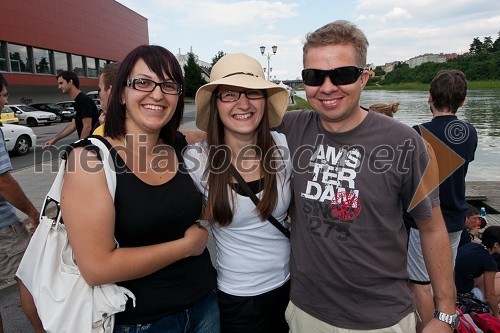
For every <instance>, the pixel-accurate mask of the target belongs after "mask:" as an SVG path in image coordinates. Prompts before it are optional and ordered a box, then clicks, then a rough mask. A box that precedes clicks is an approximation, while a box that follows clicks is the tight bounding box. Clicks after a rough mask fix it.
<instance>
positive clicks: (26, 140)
mask: <svg viewBox="0 0 500 333" xmlns="http://www.w3.org/2000/svg"><path fill="white" fill-rule="evenodd" d="M30 148H31V139H30V137H29V136H27V135H24V134H23V135H21V136H20V137H18V138H17V141H16V145H15V146H14V153H16V154H17V155H19V156H22V155H26V154H27V153H28V152H29V151H30Z"/></svg>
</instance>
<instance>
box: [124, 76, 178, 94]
mask: <svg viewBox="0 0 500 333" xmlns="http://www.w3.org/2000/svg"><path fill="white" fill-rule="evenodd" d="M156 86H160V89H161V92H162V93H164V94H167V95H180V94H181V93H182V84H179V83H177V82H174V81H165V82H155V81H153V80H149V79H142V78H140V79H139V78H138V79H128V80H127V87H130V88H132V89H135V90H139V91H144V92H152V91H153V90H155V89H156Z"/></svg>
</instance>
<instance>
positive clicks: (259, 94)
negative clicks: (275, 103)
mask: <svg viewBox="0 0 500 333" xmlns="http://www.w3.org/2000/svg"><path fill="white" fill-rule="evenodd" d="M241 94H245V96H246V97H247V98H248V99H261V98H264V97H265V96H264V91H262V90H259V89H249V90H245V91H233V90H222V91H221V92H219V93H218V94H217V96H219V99H220V100H221V101H222V102H236V101H237V100H239V99H240V97H241Z"/></svg>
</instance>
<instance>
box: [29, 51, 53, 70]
mask: <svg viewBox="0 0 500 333" xmlns="http://www.w3.org/2000/svg"><path fill="white" fill-rule="evenodd" d="M52 52H53V51H49V50H44V49H37V48H33V58H34V59H35V73H37V74H52V64H51V61H50V58H51V57H50V55H51V53H52Z"/></svg>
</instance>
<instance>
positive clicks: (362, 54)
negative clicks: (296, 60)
mask: <svg viewBox="0 0 500 333" xmlns="http://www.w3.org/2000/svg"><path fill="white" fill-rule="evenodd" d="M328 45H352V46H353V47H354V50H355V51H356V65H358V66H360V67H365V66H366V54H367V52H368V45H369V43H368V39H367V38H366V36H365V34H364V33H363V31H361V29H359V28H358V27H357V26H356V25H354V24H353V23H351V22H348V21H344V20H338V21H335V22H332V23H328V24H326V25H324V26H322V27H321V28H319V29H317V30H316V31H314V32H310V33H308V34H307V35H306V41H305V43H304V47H303V49H302V50H303V58H302V61H303V62H304V63H305V60H306V55H307V51H309V49H310V48H313V47H318V46H328Z"/></svg>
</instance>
